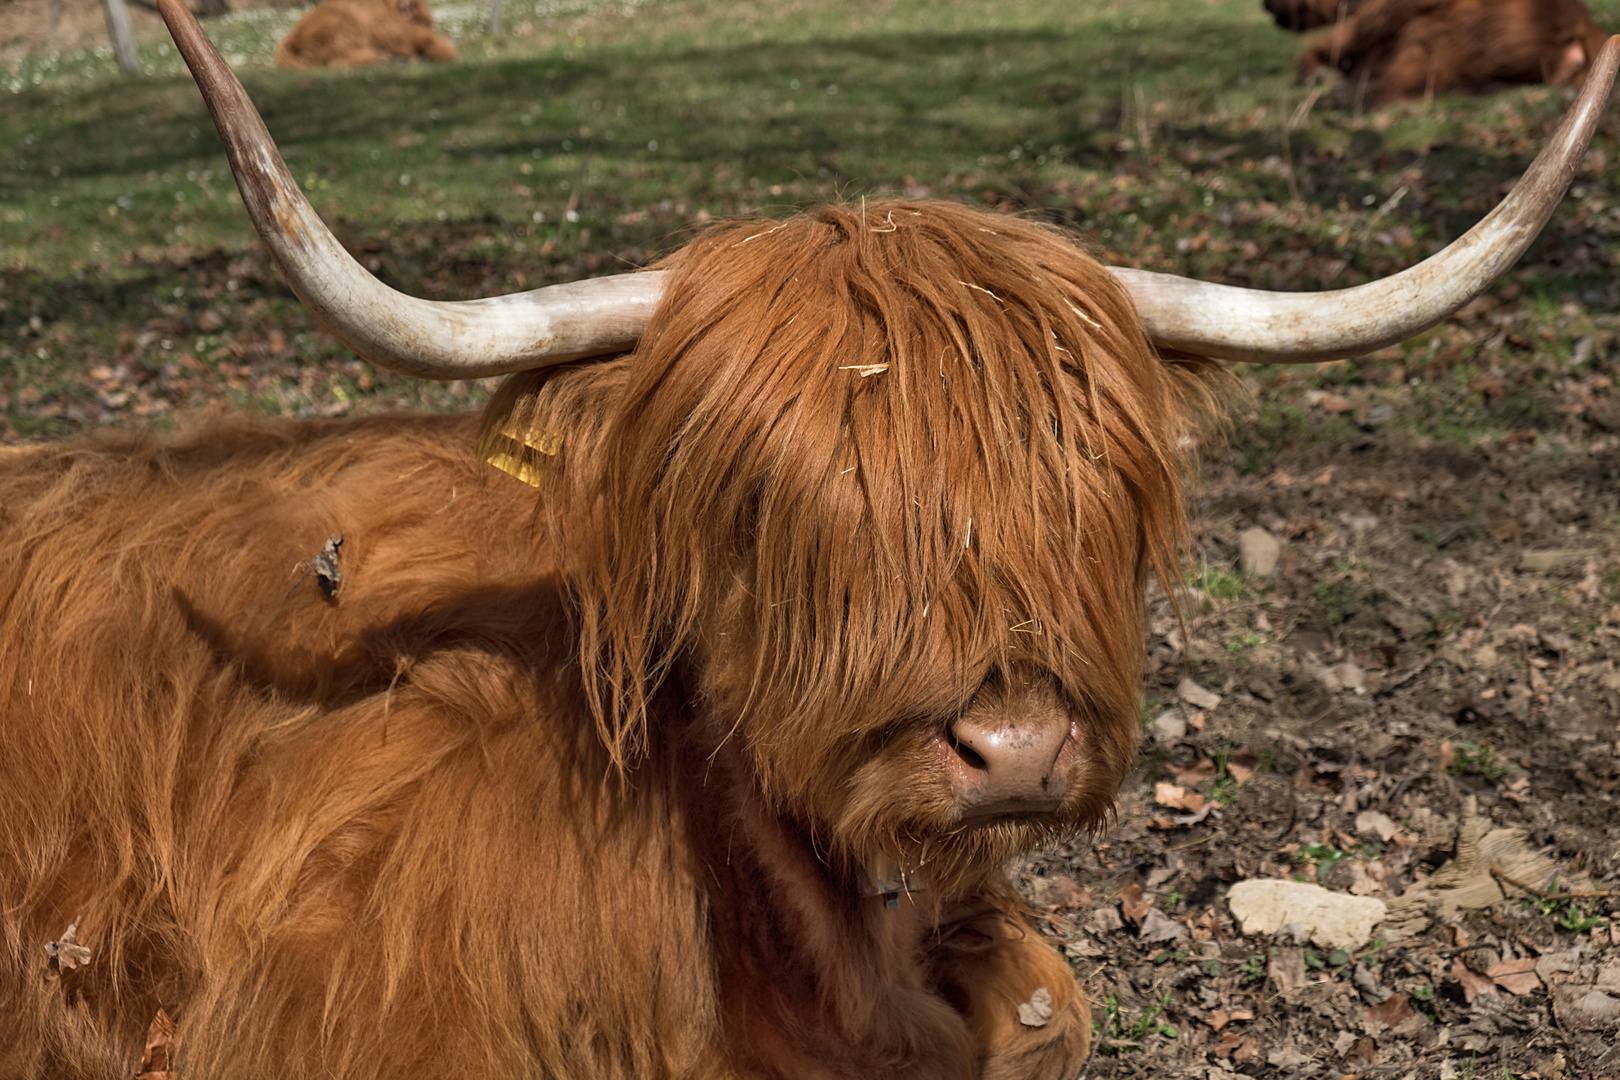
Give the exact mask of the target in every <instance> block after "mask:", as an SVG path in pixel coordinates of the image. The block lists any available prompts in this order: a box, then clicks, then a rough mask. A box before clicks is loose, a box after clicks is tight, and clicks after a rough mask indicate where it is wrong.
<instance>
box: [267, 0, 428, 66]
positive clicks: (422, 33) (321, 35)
mask: <svg viewBox="0 0 1620 1080" xmlns="http://www.w3.org/2000/svg"><path fill="white" fill-rule="evenodd" d="M413 57H421V58H422V59H423V60H454V59H455V57H456V47H455V46H454V45H452V44H451V43H450V42H449V41H448V40H446V39H445V38H442V37H440V36H439V35H438V34H435V33H434V32H433V13H432V12H431V11H429V10H428V6H427V2H426V0H324V2H323V3H322V4H320V5H319V6H318V7H316V8H315V9H314V10H313V11H311V12H309V13H308V14H306V15H305V16H304V17H303V18H302V19H299V20H298V25H297V26H294V27H293V28H292V32H291V33H290V34H288V35H287V36H286V37H285V38H283V39H282V40H281V44H280V45H277V46H276V66H277V67H284V68H308V67H360V66H362V65H365V64H380V63H382V62H383V61H385V60H409V59H412V58H413Z"/></svg>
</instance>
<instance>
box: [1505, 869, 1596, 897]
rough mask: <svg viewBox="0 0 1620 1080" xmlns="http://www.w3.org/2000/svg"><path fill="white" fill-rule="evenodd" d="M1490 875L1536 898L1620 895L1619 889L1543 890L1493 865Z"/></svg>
mask: <svg viewBox="0 0 1620 1080" xmlns="http://www.w3.org/2000/svg"><path fill="white" fill-rule="evenodd" d="M1491 876H1492V877H1493V878H1495V879H1496V880H1498V881H1505V882H1507V883H1508V884H1509V885H1512V886H1513V887H1514V888H1515V889H1523V890H1524V891H1525V892H1527V893H1529V894H1530V895H1531V896H1533V897H1535V898H1536V899H1537V900H1591V899H1603V898H1604V897H1608V896H1620V889H1569V890H1566V891H1565V892H1556V893H1554V892H1545V891H1543V890H1541V889H1537V888H1534V887H1532V886H1530V885H1526V884H1525V883H1524V882H1522V881H1520V880H1518V879H1517V878H1514V877H1510V876H1509V875H1507V874H1504V873H1503V872H1502V871H1501V870H1500V869H1499V868H1497V867H1495V866H1493V867H1491Z"/></svg>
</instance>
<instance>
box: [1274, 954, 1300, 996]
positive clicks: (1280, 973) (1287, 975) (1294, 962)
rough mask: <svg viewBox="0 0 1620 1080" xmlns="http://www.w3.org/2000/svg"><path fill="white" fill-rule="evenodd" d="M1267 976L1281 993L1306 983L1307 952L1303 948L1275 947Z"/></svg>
mask: <svg viewBox="0 0 1620 1080" xmlns="http://www.w3.org/2000/svg"><path fill="white" fill-rule="evenodd" d="M1266 977H1267V978H1269V979H1270V980H1271V985H1272V986H1274V987H1276V988H1277V992H1278V993H1280V994H1286V993H1288V991H1290V990H1297V989H1299V988H1300V987H1301V986H1304V985H1305V953H1304V951H1303V950H1301V949H1273V950H1272V952H1271V962H1270V963H1269V964H1267V965H1266Z"/></svg>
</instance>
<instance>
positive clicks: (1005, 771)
mask: <svg viewBox="0 0 1620 1080" xmlns="http://www.w3.org/2000/svg"><path fill="white" fill-rule="evenodd" d="M1078 726H1079V725H1078V722H1077V719H1076V717H1075V715H1074V712H1073V710H1072V708H1070V707H1069V705H1068V704H1067V703H1066V702H1064V701H1063V700H1062V699H1061V697H1060V696H1059V695H1058V693H1057V691H1056V688H1055V687H1054V686H1052V685H1050V683H1049V681H1047V680H1044V679H1037V680H1030V679H1015V680H1012V684H1011V685H1008V686H1000V685H998V686H993V687H987V688H986V689H985V690H982V691H980V693H979V695H978V696H976V697H975V699H974V701H973V702H972V704H970V705H969V707H968V708H967V709H966V710H964V711H963V713H962V714H961V715H960V716H958V717H956V719H955V720H953V721H952V722H951V723H950V725H949V726H948V728H947V731H946V736H945V738H943V739H942V740H941V746H940V752H941V755H942V756H943V758H944V765H945V772H946V775H947V776H948V777H949V778H950V783H951V791H952V794H953V796H954V798H955V801H956V808H957V810H958V812H959V813H960V814H961V817H962V820H963V821H983V820H984V819H987V818H999V817H1018V816H1024V815H1031V814H1034V815H1039V814H1049V813H1052V812H1054V811H1056V810H1058V809H1059V808H1060V807H1061V806H1062V805H1063V802H1064V800H1065V799H1066V798H1068V795H1069V772H1070V769H1071V766H1072V763H1073V758H1074V754H1075V745H1076V742H1077V738H1078Z"/></svg>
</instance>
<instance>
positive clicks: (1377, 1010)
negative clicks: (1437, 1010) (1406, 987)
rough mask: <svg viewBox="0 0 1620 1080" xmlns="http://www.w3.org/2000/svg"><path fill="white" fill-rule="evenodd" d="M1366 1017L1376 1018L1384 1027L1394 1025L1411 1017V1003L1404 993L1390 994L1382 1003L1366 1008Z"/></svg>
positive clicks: (1369, 1018)
mask: <svg viewBox="0 0 1620 1080" xmlns="http://www.w3.org/2000/svg"><path fill="white" fill-rule="evenodd" d="M1366 1015H1367V1019H1368V1020H1376V1021H1378V1022H1379V1023H1380V1024H1383V1025H1384V1026H1385V1027H1396V1026H1398V1025H1400V1024H1402V1023H1404V1022H1406V1021H1407V1020H1410V1019H1411V1018H1412V1016H1413V1015H1414V1014H1413V1011H1412V1003H1411V1001H1410V1000H1409V999H1408V998H1407V996H1406V995H1405V994H1391V995H1390V996H1389V999H1388V1000H1387V1001H1385V1002H1384V1003H1383V1004H1382V1005H1372V1006H1369V1007H1368V1009H1367V1014H1366Z"/></svg>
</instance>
